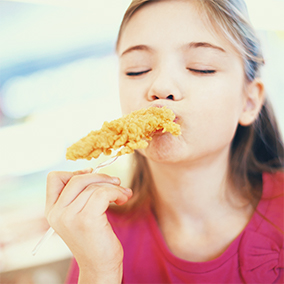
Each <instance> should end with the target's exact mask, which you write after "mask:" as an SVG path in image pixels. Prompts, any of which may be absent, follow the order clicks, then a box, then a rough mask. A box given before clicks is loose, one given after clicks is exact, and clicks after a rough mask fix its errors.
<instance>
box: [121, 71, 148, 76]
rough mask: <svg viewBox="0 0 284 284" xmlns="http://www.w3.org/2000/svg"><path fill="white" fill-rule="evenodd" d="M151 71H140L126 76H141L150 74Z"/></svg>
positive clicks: (128, 73)
mask: <svg viewBox="0 0 284 284" xmlns="http://www.w3.org/2000/svg"><path fill="white" fill-rule="evenodd" d="M149 71H151V70H145V71H140V72H127V73H126V75H127V76H140V75H143V74H146V73H148V72H149Z"/></svg>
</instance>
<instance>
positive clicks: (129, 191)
mask: <svg viewBox="0 0 284 284" xmlns="http://www.w3.org/2000/svg"><path fill="white" fill-rule="evenodd" d="M124 190H125V191H126V192H128V193H132V190H131V189H130V188H127V187H125V188H124Z"/></svg>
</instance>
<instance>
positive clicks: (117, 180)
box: [112, 177, 120, 183]
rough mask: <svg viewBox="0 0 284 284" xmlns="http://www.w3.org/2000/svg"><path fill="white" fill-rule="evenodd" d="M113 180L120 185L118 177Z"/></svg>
mask: <svg viewBox="0 0 284 284" xmlns="http://www.w3.org/2000/svg"><path fill="white" fill-rule="evenodd" d="M112 180H113V181H114V182H115V183H120V179H119V178H118V177H112Z"/></svg>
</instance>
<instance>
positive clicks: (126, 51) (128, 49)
mask: <svg viewBox="0 0 284 284" xmlns="http://www.w3.org/2000/svg"><path fill="white" fill-rule="evenodd" d="M135 50H140V51H149V52H151V51H152V48H150V47H149V46H147V45H143V44H141V45H134V46H130V47H129V48H127V49H126V50H125V51H123V52H122V54H121V55H120V56H123V55H125V54H127V53H130V52H132V51H135Z"/></svg>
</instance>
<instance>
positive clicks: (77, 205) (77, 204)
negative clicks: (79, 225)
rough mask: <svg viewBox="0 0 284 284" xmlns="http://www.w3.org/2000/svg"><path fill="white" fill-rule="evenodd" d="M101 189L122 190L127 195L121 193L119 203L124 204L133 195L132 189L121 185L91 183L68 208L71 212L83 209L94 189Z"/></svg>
mask: <svg viewBox="0 0 284 284" xmlns="http://www.w3.org/2000/svg"><path fill="white" fill-rule="evenodd" d="M101 189H102V190H117V191H120V192H121V193H122V194H124V195H125V197H124V196H122V195H120V198H119V199H118V200H117V202H118V203H117V204H124V203H125V202H127V200H128V199H129V198H130V197H131V196H132V193H131V191H130V192H129V190H127V189H125V188H124V187H121V186H115V185H112V184H98V183H97V184H91V185H89V186H88V187H86V189H85V190H83V191H82V192H81V193H80V194H79V195H78V196H77V198H76V199H75V200H74V201H73V202H72V203H71V204H69V205H68V210H70V212H73V213H72V214H75V213H78V212H80V211H82V210H83V208H84V207H85V206H86V205H87V203H88V201H89V199H90V197H91V196H92V195H93V193H94V191H96V190H101ZM65 208H66V207H65ZM102 213H103V212H102Z"/></svg>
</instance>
